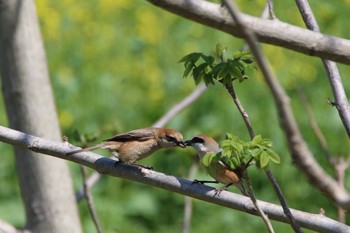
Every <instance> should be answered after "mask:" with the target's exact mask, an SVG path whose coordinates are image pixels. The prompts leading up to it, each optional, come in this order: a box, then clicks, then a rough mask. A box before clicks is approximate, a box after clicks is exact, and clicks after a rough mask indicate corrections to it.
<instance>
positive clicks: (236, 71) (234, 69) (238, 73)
mask: <svg viewBox="0 0 350 233" xmlns="http://www.w3.org/2000/svg"><path fill="white" fill-rule="evenodd" d="M228 70H229V72H230V74H231V76H232V77H235V78H240V77H242V73H241V71H240V70H239V68H238V67H237V66H236V65H235V64H234V63H233V62H229V63H228Z"/></svg>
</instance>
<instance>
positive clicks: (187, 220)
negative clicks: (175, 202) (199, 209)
mask: <svg viewBox="0 0 350 233" xmlns="http://www.w3.org/2000/svg"><path fill="white" fill-rule="evenodd" d="M197 170H198V160H197V159H195V160H193V162H192V165H191V167H190V171H189V173H188V177H187V179H189V180H193V179H194V177H195V175H196V173H197ZM192 203H193V201H192V198H191V197H188V196H185V203H184V218H183V223H182V233H189V232H190V227H191V218H192V209H193V205H192Z"/></svg>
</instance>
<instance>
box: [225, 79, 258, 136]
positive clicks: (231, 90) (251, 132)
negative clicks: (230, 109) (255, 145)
mask: <svg viewBox="0 0 350 233" xmlns="http://www.w3.org/2000/svg"><path fill="white" fill-rule="evenodd" d="M225 88H226V89H227V91H228V93H229V94H230V95H231V97H232V99H233V101H234V102H235V104H236V106H237V108H238V111H239V113H240V114H241V115H242V117H243V120H244V123H245V125H246V126H247V129H248V132H249V136H250V139H253V138H254V136H255V134H254V130H253V127H252V125H251V123H250V120H249V116H248V113H247V112H246V111H245V110H244V108H243V105H242V104H241V101H239V99H238V97H237V95H236V92H235V89H234V88H233V84H232V83H229V84H227V85H225Z"/></svg>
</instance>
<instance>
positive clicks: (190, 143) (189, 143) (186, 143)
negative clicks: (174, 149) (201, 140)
mask: <svg viewBox="0 0 350 233" xmlns="http://www.w3.org/2000/svg"><path fill="white" fill-rule="evenodd" d="M184 143H185V145H186V146H192V140H187V141H185V142H184Z"/></svg>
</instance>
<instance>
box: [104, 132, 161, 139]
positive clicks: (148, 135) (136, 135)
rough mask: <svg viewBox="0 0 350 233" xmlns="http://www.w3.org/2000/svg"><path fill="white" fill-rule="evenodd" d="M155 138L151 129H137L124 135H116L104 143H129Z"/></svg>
mask: <svg viewBox="0 0 350 233" xmlns="http://www.w3.org/2000/svg"><path fill="white" fill-rule="evenodd" d="M152 138H154V133H153V131H152V130H151V129H136V130H133V131H129V132H126V133H122V134H117V135H114V136H113V137H111V138H108V139H106V140H104V141H116V142H128V141H146V140H149V139H152Z"/></svg>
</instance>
